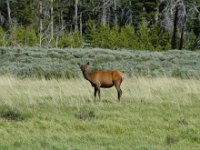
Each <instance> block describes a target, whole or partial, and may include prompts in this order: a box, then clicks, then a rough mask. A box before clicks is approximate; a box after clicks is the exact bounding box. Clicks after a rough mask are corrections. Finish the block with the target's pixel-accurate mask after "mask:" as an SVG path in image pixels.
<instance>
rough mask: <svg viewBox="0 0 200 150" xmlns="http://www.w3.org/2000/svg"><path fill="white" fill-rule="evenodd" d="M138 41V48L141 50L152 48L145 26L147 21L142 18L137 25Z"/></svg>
mask: <svg viewBox="0 0 200 150" xmlns="http://www.w3.org/2000/svg"><path fill="white" fill-rule="evenodd" d="M137 34H138V42H139V49H141V50H145V49H147V50H152V49H153V46H152V44H151V42H150V38H149V36H148V35H149V29H148V27H147V22H146V20H144V19H143V20H142V22H141V23H140V24H139V27H138V32H137Z"/></svg>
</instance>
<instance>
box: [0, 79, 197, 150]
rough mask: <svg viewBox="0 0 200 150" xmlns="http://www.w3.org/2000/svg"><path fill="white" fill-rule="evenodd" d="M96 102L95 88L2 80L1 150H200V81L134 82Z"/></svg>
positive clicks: (74, 81) (77, 83) (83, 83)
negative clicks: (120, 92)
mask: <svg viewBox="0 0 200 150" xmlns="http://www.w3.org/2000/svg"><path fill="white" fill-rule="evenodd" d="M122 89H123V91H124V93H123V99H122V103H121V104H120V103H118V102H117V100H116V91H115V89H114V88H112V89H103V90H102V100H101V102H99V101H98V100H96V101H93V95H92V94H93V91H92V88H91V87H90V85H89V83H88V82H86V81H85V80H82V79H71V80H48V81H47V80H31V79H25V80H17V79H14V78H9V77H1V78H0V115H1V117H0V135H1V138H0V149H14V148H15V149H109V150H110V149H122V150H124V149H153V150H155V149H159V150H160V149H176V150H177V149H179V150H188V149H200V117H199V113H200V109H199V108H200V102H199V100H200V81H199V80H179V79H174V78H153V79H149V78H141V77H140V78H131V79H128V78H127V79H126V80H125V81H124V82H123V84H122Z"/></svg>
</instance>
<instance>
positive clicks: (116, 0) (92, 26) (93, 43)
mask: <svg viewBox="0 0 200 150" xmlns="http://www.w3.org/2000/svg"><path fill="white" fill-rule="evenodd" d="M0 46H38V47H52V48H53V47H59V48H65V47H74V48H76V47H84V46H90V47H101V48H112V49H114V48H128V49H138V50H140V49H148V50H156V51H159V50H168V49H183V48H184V49H191V50H194V49H197V48H199V47H200V0H29V1H27V0H1V1H0Z"/></svg>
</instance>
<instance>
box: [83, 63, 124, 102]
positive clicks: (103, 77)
mask: <svg viewBox="0 0 200 150" xmlns="http://www.w3.org/2000/svg"><path fill="white" fill-rule="evenodd" d="M79 65H80V64H79ZM88 65H89V62H88V63H87V64H84V65H80V69H81V71H82V73H83V76H84V78H85V79H86V80H88V81H89V82H90V83H91V85H92V87H93V88H94V97H95V98H96V95H97V93H98V96H99V99H100V88H110V87H112V86H115V87H116V90H117V93H118V100H119V101H120V98H121V96H122V90H121V88H120V85H121V83H122V81H123V74H122V72H120V71H118V70H116V71H106V72H102V71H97V72H88V70H87V68H88Z"/></svg>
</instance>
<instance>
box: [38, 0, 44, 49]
mask: <svg viewBox="0 0 200 150" xmlns="http://www.w3.org/2000/svg"><path fill="white" fill-rule="evenodd" d="M39 9H40V47H42V30H43V25H42V15H43V14H42V0H40V2H39Z"/></svg>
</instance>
